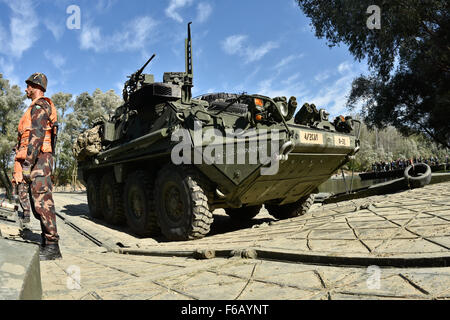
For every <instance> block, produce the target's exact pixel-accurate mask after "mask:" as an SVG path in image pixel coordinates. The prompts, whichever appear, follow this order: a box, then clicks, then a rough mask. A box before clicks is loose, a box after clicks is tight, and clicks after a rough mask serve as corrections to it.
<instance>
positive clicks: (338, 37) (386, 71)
mask: <svg viewBox="0 0 450 320" xmlns="http://www.w3.org/2000/svg"><path fill="white" fill-rule="evenodd" d="M297 1H298V4H299V7H300V8H301V9H302V10H303V12H304V13H305V14H306V15H307V16H308V17H309V18H311V20H312V25H313V26H314V28H315V32H316V36H317V37H319V38H323V37H325V38H326V39H327V40H328V44H329V46H330V47H332V46H335V45H338V44H339V43H341V42H342V43H345V44H346V45H348V47H349V51H350V53H351V54H352V55H353V56H354V57H355V58H356V59H357V60H359V61H361V60H362V59H365V58H367V61H368V65H369V67H370V69H371V72H372V73H371V75H370V76H360V77H358V78H357V79H355V80H354V81H353V84H352V90H351V92H350V95H349V98H348V101H347V104H348V106H349V108H350V109H355V108H356V107H358V106H359V105H361V106H362V111H361V113H362V115H363V118H364V121H365V122H366V123H367V124H368V125H369V126H375V127H378V128H384V127H386V126H388V125H393V126H395V127H396V128H398V129H399V130H400V131H401V132H402V133H403V134H406V135H409V134H412V133H424V134H426V135H427V136H429V137H431V138H432V139H433V140H434V141H436V142H438V143H439V144H440V145H442V146H444V147H446V148H450V113H449V112H448V106H449V105H450V74H449V73H450V46H449V43H450V13H449V7H450V2H449V1H447V0H297ZM371 5H378V7H379V8H380V9H381V16H380V17H381V28H380V29H369V28H368V27H367V19H368V18H369V15H368V14H367V13H366V12H367V9H368V8H369V6H371Z"/></svg>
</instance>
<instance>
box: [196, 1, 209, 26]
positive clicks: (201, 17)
mask: <svg viewBox="0 0 450 320" xmlns="http://www.w3.org/2000/svg"><path fill="white" fill-rule="evenodd" d="M211 13H212V6H211V5H210V4H209V3H206V2H201V3H199V4H198V5H197V19H196V20H197V21H198V22H199V23H203V22H205V21H206V20H208V18H209V16H210V15H211Z"/></svg>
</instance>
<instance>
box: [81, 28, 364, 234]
mask: <svg viewBox="0 0 450 320" xmlns="http://www.w3.org/2000/svg"><path fill="white" fill-rule="evenodd" d="M154 56H155V55H153V56H152V57H151V58H150V59H149V61H147V63H146V64H145V65H144V66H143V67H142V68H141V69H139V70H138V71H137V72H135V73H134V74H132V75H131V76H130V78H129V80H128V81H127V82H126V83H125V86H124V90H123V98H124V104H123V105H122V106H120V107H119V108H117V110H116V111H115V114H114V115H113V116H111V117H110V119H98V121H96V123H94V125H93V128H92V129H90V132H88V133H84V134H82V135H80V138H79V139H78V140H77V141H76V142H75V145H74V154H75V156H76V157H77V160H78V174H79V179H80V181H82V182H83V183H84V184H85V185H86V187H87V198H88V205H89V211H90V215H91V216H92V217H94V218H101V217H104V218H105V220H106V221H108V222H110V223H113V224H120V223H123V222H126V223H127V224H128V226H129V227H130V229H131V230H132V231H133V232H134V233H136V234H138V235H140V236H152V235H156V234H158V233H160V232H162V234H163V235H164V236H165V237H166V238H167V239H169V240H193V239H199V238H202V237H204V236H205V235H207V234H208V232H209V231H210V226H211V224H212V223H213V214H212V212H213V210H215V209H217V208H224V209H225V211H226V213H227V214H228V215H229V216H230V217H231V218H233V219H236V220H248V219H251V218H253V217H254V216H256V215H257V214H258V212H259V210H260V209H261V207H262V205H265V207H266V208H267V210H268V211H269V213H270V214H271V215H273V216H274V217H275V218H277V219H286V218H291V217H295V216H298V215H302V214H304V213H306V212H307V210H308V209H309V207H310V206H311V205H312V203H313V199H314V192H316V190H317V187H318V186H319V185H320V184H322V183H323V182H324V181H326V180H327V179H329V177H330V176H331V175H332V174H333V173H334V172H335V171H336V170H337V169H339V168H340V167H342V166H343V165H344V164H345V163H346V162H347V161H349V159H350V158H351V157H352V156H354V154H355V153H356V152H357V151H358V149H359V139H358V137H357V136H358V135H359V133H358V135H356V134H355V130H354V129H353V125H354V120H352V119H351V118H350V117H347V118H344V117H338V118H336V119H335V121H334V122H330V121H328V114H327V113H326V112H325V110H323V109H320V110H317V108H316V107H315V106H314V105H309V104H305V105H303V107H302V108H301V109H300V111H299V112H298V113H297V115H296V116H295V117H294V113H295V111H296V108H297V101H296V98H295V97H291V98H290V99H289V100H288V99H287V98H286V97H275V98H273V99H272V98H270V97H266V96H263V95H258V94H252V95H250V94H230V93H213V94H205V95H202V96H200V97H198V98H192V94H191V89H192V87H193V67H192V66H193V63H192V45H191V32H190V23H189V24H188V38H187V39H186V41H185V56H186V71H185V72H166V73H164V75H163V82H155V81H154V76H153V75H151V74H144V73H143V71H144V68H145V67H146V66H147V65H148V64H149V63H150V61H151V60H152V59H153V58H154ZM90 141H91V142H92V143H90ZM99 141H101V143H100V144H99ZM93 146H94V147H93ZM273 169H275V170H273Z"/></svg>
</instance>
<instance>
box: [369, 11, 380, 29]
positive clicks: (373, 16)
mask: <svg viewBox="0 0 450 320" xmlns="http://www.w3.org/2000/svg"><path fill="white" fill-rule="evenodd" d="M366 13H367V14H370V16H369V18H367V21H366V26H367V28H369V29H370V30H373V29H378V30H379V29H381V9H380V7H379V6H377V5H371V6H369V7H368V8H367V11H366Z"/></svg>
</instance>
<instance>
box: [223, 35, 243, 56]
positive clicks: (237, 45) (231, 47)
mask: <svg viewBox="0 0 450 320" xmlns="http://www.w3.org/2000/svg"><path fill="white" fill-rule="evenodd" d="M246 39H247V36H244V35H233V36H229V37H228V38H226V39H225V40H224V41H223V42H222V48H223V50H225V52H226V53H228V54H236V53H238V52H240V51H243V48H242V47H243V42H244V41H245V40H246Z"/></svg>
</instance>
